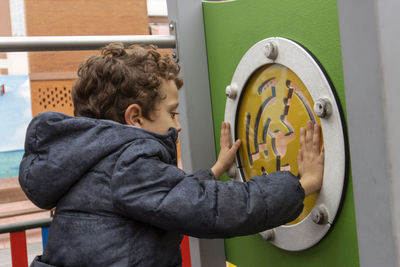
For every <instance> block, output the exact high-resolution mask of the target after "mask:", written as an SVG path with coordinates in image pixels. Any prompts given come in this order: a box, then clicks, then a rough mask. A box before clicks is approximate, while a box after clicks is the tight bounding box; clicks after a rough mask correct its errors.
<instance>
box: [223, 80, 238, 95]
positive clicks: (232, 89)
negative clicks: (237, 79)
mask: <svg viewBox="0 0 400 267" xmlns="http://www.w3.org/2000/svg"><path fill="white" fill-rule="evenodd" d="M237 92H238V87H237V85H236V84H234V83H232V84H230V85H228V86H227V87H226V89H225V94H226V96H227V97H229V98H230V99H235V98H236V96H237Z"/></svg>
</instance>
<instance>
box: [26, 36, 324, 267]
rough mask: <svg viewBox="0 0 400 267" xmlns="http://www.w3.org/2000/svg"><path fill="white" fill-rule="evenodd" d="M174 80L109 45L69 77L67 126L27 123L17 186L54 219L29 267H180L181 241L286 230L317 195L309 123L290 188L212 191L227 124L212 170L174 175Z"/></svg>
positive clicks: (319, 160)
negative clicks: (310, 197) (74, 80)
mask: <svg viewBox="0 0 400 267" xmlns="http://www.w3.org/2000/svg"><path fill="white" fill-rule="evenodd" d="M178 73H179V67H178V65H176V64H175V63H173V62H172V61H171V59H170V58H169V57H168V56H161V55H160V54H159V53H158V51H157V50H156V49H155V48H154V47H152V46H150V47H147V48H143V47H138V46H131V47H129V49H124V48H123V46H122V44H111V45H109V46H107V47H105V48H104V49H103V50H102V55H100V56H93V57H91V58H89V59H88V60H86V61H85V62H84V63H83V64H82V65H81V67H80V68H79V70H78V76H79V78H78V80H77V83H76V85H75V86H74V88H73V93H72V96H73V102H74V113H75V116H76V117H69V116H66V115H63V114H60V113H55V112H46V113H43V114H40V115H38V116H36V117H35V118H34V119H33V121H32V122H31V124H30V126H29V128H28V131H27V136H26V146H25V155H24V158H23V160H22V162H21V166H20V176H19V179H20V184H21V186H22V188H23V189H24V191H25V193H26V195H27V196H28V197H29V198H30V199H31V200H32V202H34V203H35V204H36V205H37V206H39V207H41V208H45V209H50V208H53V207H55V206H57V209H56V212H55V216H54V220H53V223H52V225H51V229H50V233H49V236H48V240H47V244H46V247H45V249H44V252H43V255H42V256H39V257H36V259H35V260H34V262H33V263H32V265H31V266H180V265H181V256H180V250H179V244H180V242H181V238H182V234H186V235H191V236H195V237H201V238H227V237H232V236H237V235H248V234H254V233H257V232H260V231H263V230H266V229H268V228H272V227H275V226H278V225H281V224H284V223H286V222H289V221H291V220H293V219H295V218H296V217H297V216H298V214H299V213H300V212H301V210H302V208H303V199H304V195H305V194H306V195H307V194H311V193H313V192H315V191H317V190H319V188H320V187H321V184H322V172H323V151H322V150H320V136H319V135H320V134H319V132H320V130H319V128H318V127H317V126H316V127H315V129H314V128H313V127H312V124H311V123H309V124H308V125H307V133H306V132H305V131H304V130H302V131H301V137H300V138H301V144H302V151H300V152H299V159H298V160H299V169H300V170H301V179H300V182H299V180H298V179H297V178H296V177H294V176H293V175H292V174H291V173H289V172H277V173H272V174H269V175H262V176H257V177H254V178H253V179H251V180H250V181H248V182H246V183H240V182H234V181H230V182H220V181H217V180H216V179H215V178H218V177H219V176H220V175H221V174H223V173H224V172H225V171H226V170H227V169H228V168H229V166H230V165H231V164H232V162H233V161H234V158H235V154H236V152H237V150H238V148H239V146H240V141H236V142H234V144H233V145H231V144H230V127H229V125H228V124H227V123H223V124H222V130H221V140H220V143H221V152H220V154H219V156H218V160H217V162H216V163H215V165H214V166H213V167H212V168H211V170H210V169H203V170H198V171H196V172H194V173H192V174H186V173H184V172H183V171H182V170H180V169H178V168H177V167H176V146H175V143H176V140H177V136H178V132H179V131H180V130H181V126H180V124H179V122H178V121H177V116H176V115H177V107H178V88H179V87H181V85H182V80H181V79H180V78H179V77H178ZM303 188H304V190H303Z"/></svg>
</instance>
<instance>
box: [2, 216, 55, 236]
mask: <svg viewBox="0 0 400 267" xmlns="http://www.w3.org/2000/svg"><path fill="white" fill-rule="evenodd" d="M52 221H53V218H45V219H40V220H35V221H30V222H20V223H13V224H6V225H0V234H3V233H12V232H19V231H23V230H28V229H34V228H40V227H46V226H50V224H51V222H52Z"/></svg>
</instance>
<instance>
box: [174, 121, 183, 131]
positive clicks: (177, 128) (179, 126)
mask: <svg viewBox="0 0 400 267" xmlns="http://www.w3.org/2000/svg"><path fill="white" fill-rule="evenodd" d="M175 129H176V130H177V131H178V133H179V132H180V131H181V130H182V126H181V124H180V123H179V121H178V122H177V127H176V128H175Z"/></svg>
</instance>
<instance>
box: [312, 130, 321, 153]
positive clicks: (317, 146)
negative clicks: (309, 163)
mask: <svg viewBox="0 0 400 267" xmlns="http://www.w3.org/2000/svg"><path fill="white" fill-rule="evenodd" d="M320 151H321V129H320V127H319V125H318V124H314V136H313V152H314V153H315V154H319V153H320Z"/></svg>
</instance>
